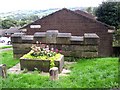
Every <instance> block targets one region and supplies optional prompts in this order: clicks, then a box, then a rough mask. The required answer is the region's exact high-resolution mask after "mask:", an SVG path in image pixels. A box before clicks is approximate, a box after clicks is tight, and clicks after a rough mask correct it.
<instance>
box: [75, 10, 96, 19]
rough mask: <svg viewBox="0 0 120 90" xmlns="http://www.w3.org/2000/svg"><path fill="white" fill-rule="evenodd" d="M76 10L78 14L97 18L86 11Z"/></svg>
mask: <svg viewBox="0 0 120 90" xmlns="http://www.w3.org/2000/svg"><path fill="white" fill-rule="evenodd" d="M74 12H76V13H78V14H81V15H83V16H86V17H88V18H91V19H96V17H95V16H94V15H92V14H90V13H87V12H84V11H82V10H75V11H74Z"/></svg>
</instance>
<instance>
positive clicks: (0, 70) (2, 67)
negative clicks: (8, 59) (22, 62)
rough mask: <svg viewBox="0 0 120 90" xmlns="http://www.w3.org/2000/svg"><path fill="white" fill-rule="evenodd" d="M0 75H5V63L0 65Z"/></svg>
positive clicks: (4, 76)
mask: <svg viewBox="0 0 120 90" xmlns="http://www.w3.org/2000/svg"><path fill="white" fill-rule="evenodd" d="M0 76H2V77H3V78H6V77H7V68H6V65H5V64H1V65H0Z"/></svg>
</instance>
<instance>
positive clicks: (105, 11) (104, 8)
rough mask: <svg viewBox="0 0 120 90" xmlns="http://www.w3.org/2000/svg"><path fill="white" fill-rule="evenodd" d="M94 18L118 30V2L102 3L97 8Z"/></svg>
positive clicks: (119, 12) (119, 23)
mask: <svg viewBox="0 0 120 90" xmlns="http://www.w3.org/2000/svg"><path fill="white" fill-rule="evenodd" d="M96 16H97V20H99V21H102V22H104V23H106V24H108V25H111V26H115V27H116V29H118V28H119V25H120V2H103V3H102V4H101V5H100V6H99V7H98V8H97V10H96Z"/></svg>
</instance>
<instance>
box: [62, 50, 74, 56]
mask: <svg viewBox="0 0 120 90" xmlns="http://www.w3.org/2000/svg"><path fill="white" fill-rule="evenodd" d="M71 52H72V51H62V54H63V55H64V56H71Z"/></svg>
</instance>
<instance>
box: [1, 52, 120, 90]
mask: <svg viewBox="0 0 120 90" xmlns="http://www.w3.org/2000/svg"><path fill="white" fill-rule="evenodd" d="M0 55H2V58H0V61H2V63H4V64H7V66H8V67H12V66H13V65H15V64H16V63H18V62H19V60H14V59H13V53H12V51H11V50H10V51H4V52H1V53H0ZM65 66H66V65H65ZM67 68H69V69H70V70H71V71H72V72H71V73H70V75H69V76H60V77H59V80H57V81H50V80H49V76H42V75H40V74H38V73H32V74H24V73H22V74H8V77H7V78H6V79H2V83H1V84H2V88H116V87H118V86H119V84H118V58H94V59H78V60H77V63H75V64H70V65H69V66H67ZM1 84H0V86H1Z"/></svg>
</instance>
